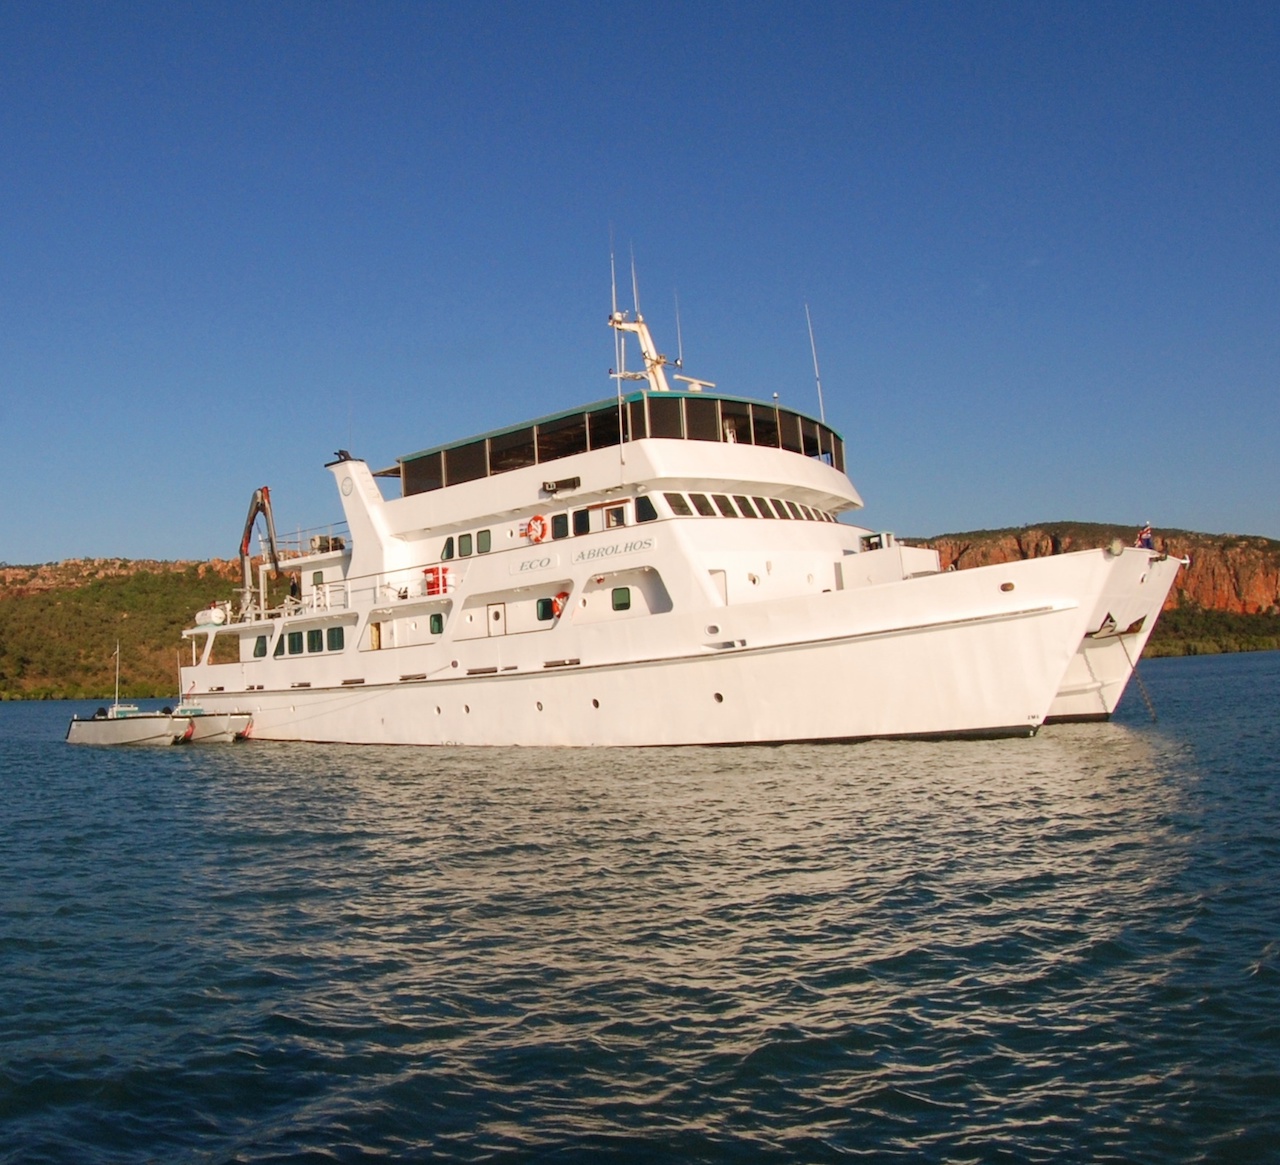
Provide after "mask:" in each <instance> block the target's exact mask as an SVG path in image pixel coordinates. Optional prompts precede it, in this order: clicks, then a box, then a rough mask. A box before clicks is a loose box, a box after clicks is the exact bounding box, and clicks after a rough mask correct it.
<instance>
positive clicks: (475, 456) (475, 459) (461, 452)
mask: <svg viewBox="0 0 1280 1165" xmlns="http://www.w3.org/2000/svg"><path fill="white" fill-rule="evenodd" d="M487 445H488V442H487V441H472V442H471V444H469V445H459V446H458V448H456V449H446V450H445V453H444V480H445V483H446V484H448V485H457V484H458V483H459V482H463V481H476V480H478V479H479V478H482V477H485V476H486V475H487V474H488V472H489V456H488V451H487V448H486V447H487Z"/></svg>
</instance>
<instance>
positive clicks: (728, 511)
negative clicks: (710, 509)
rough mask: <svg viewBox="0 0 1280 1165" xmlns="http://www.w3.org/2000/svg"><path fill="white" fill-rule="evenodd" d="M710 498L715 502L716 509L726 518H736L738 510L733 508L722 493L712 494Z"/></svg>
mask: <svg viewBox="0 0 1280 1165" xmlns="http://www.w3.org/2000/svg"><path fill="white" fill-rule="evenodd" d="M711 500H712V501H713V502H715V504H716V509H717V510H719V511H720V512H721V513H722V514H723V515H724V516H725V517H726V518H736V517H737V516H738V511H737V510H735V509H734V508H733V503H732V502H731V501H730V500H729V499H728V498H727V497H725V496H724V494H712V495H711Z"/></svg>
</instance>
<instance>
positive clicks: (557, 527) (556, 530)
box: [551, 514, 569, 538]
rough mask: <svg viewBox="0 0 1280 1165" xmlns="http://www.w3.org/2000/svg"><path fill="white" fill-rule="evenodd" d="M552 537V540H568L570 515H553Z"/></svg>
mask: <svg viewBox="0 0 1280 1165" xmlns="http://www.w3.org/2000/svg"><path fill="white" fill-rule="evenodd" d="M551 537H552V538H568V537H569V515H568V514H552V515H551Z"/></svg>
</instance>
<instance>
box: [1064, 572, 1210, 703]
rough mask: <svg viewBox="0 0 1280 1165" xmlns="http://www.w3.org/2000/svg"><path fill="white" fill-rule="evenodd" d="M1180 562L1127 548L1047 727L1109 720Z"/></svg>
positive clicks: (1096, 607)
mask: <svg viewBox="0 0 1280 1165" xmlns="http://www.w3.org/2000/svg"><path fill="white" fill-rule="evenodd" d="M1184 565H1185V561H1184V560H1183V559H1180V558H1170V557H1168V556H1166V555H1153V554H1151V553H1150V552H1149V551H1145V550H1139V549H1134V548H1131V549H1128V550H1126V551H1125V552H1124V555H1123V557H1122V559H1121V560H1120V561H1119V562H1117V564H1116V566H1115V568H1114V569H1113V572H1112V577H1111V580H1110V581H1109V584H1108V586H1107V587H1106V588H1105V589H1104V591H1103V593H1102V594H1101V595H1100V596H1099V597H1098V600H1097V602H1096V603H1095V605H1094V609H1093V612H1092V614H1091V616H1090V619H1089V623H1088V627H1089V630H1088V631H1087V632H1086V634H1085V635H1084V637H1083V638H1082V639H1081V641H1080V646H1079V647H1078V648H1077V650H1076V652H1075V654H1074V655H1072V657H1071V661H1070V663H1069V664H1068V665H1067V670H1066V672H1065V673H1064V675H1063V678H1062V683H1061V685H1060V686H1059V689H1058V694H1057V696H1056V697H1055V698H1054V701H1053V703H1052V704H1051V705H1050V707H1049V714H1048V716H1047V717H1046V722H1047V723H1069V722H1073V721H1090V720H1107V719H1109V718H1110V717H1111V715H1112V713H1113V712H1115V710H1116V708H1117V706H1118V705H1119V703H1120V698H1121V696H1123V695H1124V692H1125V688H1126V687H1127V686H1128V683H1129V679H1130V677H1131V676H1132V675H1133V673H1134V670H1135V668H1136V667H1137V664H1138V658H1139V657H1140V656H1141V655H1142V651H1143V649H1144V648H1145V647H1146V645H1147V640H1148V639H1149V638H1150V637H1151V632H1152V631H1153V630H1154V629H1155V625H1156V620H1157V619H1158V618H1159V616H1160V612H1161V610H1162V609H1163V607H1164V603H1165V600H1166V599H1167V598H1168V596H1169V591H1170V590H1171V589H1172V587H1173V584H1174V580H1175V579H1176V578H1177V575H1178V571H1179V570H1180V569H1181V568H1182V567H1183V566H1184Z"/></svg>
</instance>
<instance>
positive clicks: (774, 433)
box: [751, 405, 778, 449]
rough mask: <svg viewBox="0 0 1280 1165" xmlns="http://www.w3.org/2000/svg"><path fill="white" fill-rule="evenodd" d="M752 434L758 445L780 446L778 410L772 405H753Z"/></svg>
mask: <svg viewBox="0 0 1280 1165" xmlns="http://www.w3.org/2000/svg"><path fill="white" fill-rule="evenodd" d="M751 435H752V439H753V440H754V441H755V443H756V444H757V445H768V446H772V447H773V448H774V449H776V448H777V447H778V410H777V409H776V408H774V407H773V406H772V405H752V406H751Z"/></svg>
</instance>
